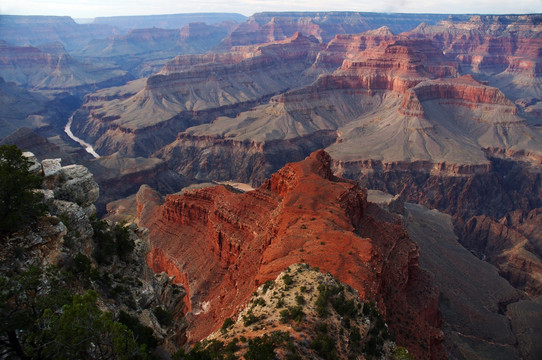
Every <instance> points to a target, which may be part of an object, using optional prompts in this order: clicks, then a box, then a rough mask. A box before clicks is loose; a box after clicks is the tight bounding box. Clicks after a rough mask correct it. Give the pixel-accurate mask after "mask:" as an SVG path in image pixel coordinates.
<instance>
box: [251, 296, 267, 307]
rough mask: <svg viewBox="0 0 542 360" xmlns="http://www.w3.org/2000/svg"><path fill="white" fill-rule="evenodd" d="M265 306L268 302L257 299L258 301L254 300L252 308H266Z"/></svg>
mask: <svg viewBox="0 0 542 360" xmlns="http://www.w3.org/2000/svg"><path fill="white" fill-rule="evenodd" d="M265 305H266V302H265V299H264V298H257V299H256V300H254V303H253V304H252V306H265Z"/></svg>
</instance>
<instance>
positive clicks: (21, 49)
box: [0, 43, 130, 91]
mask: <svg viewBox="0 0 542 360" xmlns="http://www.w3.org/2000/svg"><path fill="white" fill-rule="evenodd" d="M0 51H1V55H0V76H2V77H4V79H5V80H6V81H14V82H16V83H17V84H19V85H22V86H24V87H26V88H30V89H40V90H55V91H66V90H68V91H75V90H82V89H84V88H87V89H95V88H96V87H105V86H114V85H117V84H120V83H124V82H126V81H127V80H129V79H130V77H129V76H127V74H126V72H125V71H122V70H119V69H115V68H111V67H107V66H103V65H101V66H97V65H91V64H84V63H81V62H79V61H78V60H76V59H74V58H73V57H72V56H71V55H69V54H68V53H67V52H66V51H64V49H63V48H62V45H60V44H58V46H54V47H45V48H44V49H43V50H41V49H38V48H36V47H32V46H8V45H7V44H6V43H2V44H0Z"/></svg>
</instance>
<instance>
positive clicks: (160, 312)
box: [153, 306, 173, 326]
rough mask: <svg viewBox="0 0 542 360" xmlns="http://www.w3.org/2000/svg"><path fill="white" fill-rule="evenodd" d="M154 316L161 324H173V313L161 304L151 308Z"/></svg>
mask: <svg viewBox="0 0 542 360" xmlns="http://www.w3.org/2000/svg"><path fill="white" fill-rule="evenodd" d="M153 313H154V316H156V320H158V322H159V323H160V325H162V326H171V325H172V324H173V315H171V313H170V312H169V311H167V310H165V309H164V308H162V307H161V306H158V307H156V308H155V309H154V310H153Z"/></svg>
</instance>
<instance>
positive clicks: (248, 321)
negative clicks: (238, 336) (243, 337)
mask: <svg viewBox="0 0 542 360" xmlns="http://www.w3.org/2000/svg"><path fill="white" fill-rule="evenodd" d="M258 321H260V318H259V317H258V316H256V315H254V313H253V312H252V311H249V312H247V314H246V315H243V325H245V326H249V325H252V324H254V323H255V322H258Z"/></svg>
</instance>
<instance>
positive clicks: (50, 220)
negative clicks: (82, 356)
mask: <svg viewBox="0 0 542 360" xmlns="http://www.w3.org/2000/svg"><path fill="white" fill-rule="evenodd" d="M24 155H25V156H26V157H27V158H28V159H30V160H31V161H32V162H33V165H32V166H31V168H30V171H31V172H34V173H36V174H39V175H40V176H43V187H42V189H38V190H37V191H39V192H40V193H42V194H43V202H44V204H45V205H46V206H47V208H48V209H49V211H48V213H47V214H46V215H45V216H43V217H42V218H40V219H39V220H38V223H37V224H36V225H35V226H34V227H28V228H24V229H21V230H20V231H18V232H16V233H14V234H12V235H10V236H9V237H8V238H7V239H4V240H5V243H3V246H2V249H1V251H0V268H1V270H2V274H3V276H4V275H5V274H12V273H17V272H21V271H25V270H28V268H29V267H31V266H37V267H38V268H41V269H48V268H49V267H50V266H54V267H56V268H58V269H60V270H62V271H65V272H68V273H69V272H73V274H74V275H72V276H75V279H79V280H80V281H79V282H77V281H76V282H74V281H72V282H71V285H70V288H69V289H66V290H68V291H72V292H74V293H79V292H84V290H85V289H88V288H89V286H90V288H92V289H95V290H97V291H98V294H99V306H100V308H101V309H103V310H107V311H111V312H112V313H113V314H114V316H115V318H117V317H118V316H119V313H120V312H126V313H128V314H131V315H132V316H135V317H136V318H137V319H138V321H140V322H141V324H144V325H145V326H148V327H149V328H150V329H152V332H153V333H154V336H155V337H156V338H157V339H158V341H159V343H160V345H161V348H160V349H161V350H157V351H162V352H164V351H166V352H170V353H171V352H174V351H175V350H176V349H177V348H178V347H179V346H180V345H182V344H183V342H184V341H185V340H184V339H185V335H184V334H185V328H186V323H185V322H183V320H182V319H183V314H184V312H185V309H184V302H183V297H184V294H185V292H184V289H183V288H182V287H181V286H179V285H175V284H174V282H173V278H170V277H169V276H168V275H167V274H165V273H160V274H156V275H155V274H154V273H153V272H152V271H151V270H150V269H149V268H148V267H147V265H146V261H145V256H146V254H147V252H148V250H149V248H148V237H147V236H148V234H147V233H146V232H145V230H144V229H138V228H137V226H135V225H134V224H133V223H132V224H126V225H122V226H120V225H119V226H120V229H124V230H122V231H124V232H125V233H126V236H127V237H128V239H129V241H131V242H133V244H134V250H133V252H132V253H130V254H128V255H127V256H126V257H122V258H121V257H117V256H115V255H113V254H108V256H111V257H112V260H111V262H109V263H105V264H104V263H98V260H96V258H95V257H96V256H97V255H96V253H97V249H99V248H100V246H105V245H104V244H101V243H98V242H97V241H98V240H97V238H96V232H97V231H103V230H104V228H103V227H102V228H100V229H101V230H97V229H98V228H97V227H96V221H98V220H96V219H95V216H96V214H95V213H96V209H95V206H94V204H93V203H94V202H95V201H96V200H97V198H98V195H99V187H98V184H97V183H96V182H95V181H94V178H93V175H92V174H91V173H90V172H89V171H88V169H87V168H86V167H84V166H82V165H68V166H62V165H61V159H45V160H43V161H42V162H41V163H39V162H38V161H37V159H36V158H35V157H34V156H33V154H32V153H28V152H27V153H24ZM103 224H105V225H104V226H111V227H113V225H112V224H106V223H103ZM82 258H84V259H87V261H88V266H89V268H88V271H89V272H90V278H89V279H87V280H85V279H84V278H81V276H82V275H81V273H79V272H78V270H76V269H78V268H77V265H76V264H77V262H78V261H82V260H81V259H82ZM87 275H88V274H87ZM157 307H160V308H161V309H163V310H164V311H167V312H168V313H169V314H170V316H173V317H174V318H175V319H176V320H175V323H173V324H168V325H164V324H161V323H160V321H159V320H158V319H157V315H156V312H155V311H154V309H156V308H157ZM4 335H5V334H4V332H2V335H1V336H4Z"/></svg>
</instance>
